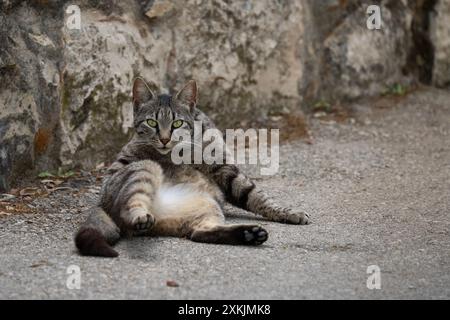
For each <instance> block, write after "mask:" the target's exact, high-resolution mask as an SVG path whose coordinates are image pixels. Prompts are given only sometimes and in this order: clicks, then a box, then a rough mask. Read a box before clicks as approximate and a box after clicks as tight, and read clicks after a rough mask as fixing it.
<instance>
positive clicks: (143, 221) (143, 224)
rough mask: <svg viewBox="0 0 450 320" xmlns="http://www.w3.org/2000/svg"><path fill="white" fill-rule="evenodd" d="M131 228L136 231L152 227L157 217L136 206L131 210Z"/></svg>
mask: <svg viewBox="0 0 450 320" xmlns="http://www.w3.org/2000/svg"><path fill="white" fill-rule="evenodd" d="M130 215H131V221H130V228H131V229H133V230H136V231H144V230H148V229H150V228H151V227H152V226H153V225H154V224H155V218H154V217H153V215H152V214H150V213H149V212H148V211H147V210H145V209H143V208H135V209H133V210H132V211H131V212H130Z"/></svg>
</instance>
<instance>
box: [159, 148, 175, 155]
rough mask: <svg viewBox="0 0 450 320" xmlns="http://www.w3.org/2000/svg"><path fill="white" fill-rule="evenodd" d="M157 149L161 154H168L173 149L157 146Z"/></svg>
mask: <svg viewBox="0 0 450 320" xmlns="http://www.w3.org/2000/svg"><path fill="white" fill-rule="evenodd" d="M156 150H158V152H159V153H161V154H168V153H169V152H170V151H171V150H172V148H168V147H161V148H157V149H156Z"/></svg>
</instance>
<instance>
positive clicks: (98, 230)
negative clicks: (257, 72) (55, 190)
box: [75, 79, 308, 257]
mask: <svg viewBox="0 0 450 320" xmlns="http://www.w3.org/2000/svg"><path fill="white" fill-rule="evenodd" d="M196 99H197V87H196V84H195V82H192V81H191V82H188V84H187V85H186V86H185V87H184V88H183V89H182V90H181V91H180V92H179V93H178V94H177V95H175V96H173V97H172V96H168V95H160V96H157V95H155V94H154V93H153V92H152V91H151V90H150V89H149V88H148V86H147V85H146V84H145V82H144V81H143V80H142V79H137V80H135V83H134V86H133V104H134V127H135V131H136V133H135V135H134V137H133V138H132V139H131V141H130V142H129V143H128V144H127V145H125V146H124V147H123V149H122V151H121V152H120V153H119V154H118V156H117V158H116V160H115V161H114V163H112V164H111V166H110V167H109V168H108V172H107V176H106V177H105V178H104V181H103V186H102V191H101V198H100V201H99V204H98V207H96V208H92V209H91V212H90V213H89V215H88V219H87V220H86V222H85V223H84V224H83V225H82V226H81V228H80V230H79V231H78V233H77V235H76V237H75V243H76V246H77V248H78V249H79V251H80V253H81V254H84V255H95V256H106V257H114V256H117V252H116V251H115V250H114V249H112V247H111V246H112V245H114V244H115V243H116V242H117V241H118V240H119V239H120V237H121V236H123V235H147V236H175V237H186V238H189V239H191V240H193V241H198V242H208V243H218V244H242V245H258V244H261V243H263V242H264V241H266V240H267V237H268V234H267V232H266V231H265V230H264V229H263V228H262V227H260V226H258V225H253V224H250V225H246V224H238V225H226V224H225V217H224V214H223V211H222V206H223V204H224V203H225V202H229V203H231V204H233V205H236V206H238V207H240V208H243V209H246V210H249V211H251V212H254V213H255V214H258V215H261V216H263V217H266V218H267V219H269V220H271V221H277V222H284V223H294V224H306V223H308V216H307V215H306V214H305V213H303V212H293V211H292V210H290V209H287V208H283V207H280V206H278V205H277V204H276V203H274V202H273V201H272V200H271V199H269V198H268V197H267V196H266V195H265V194H264V192H263V191H262V190H260V189H258V187H257V186H255V184H254V183H253V182H252V181H251V180H250V179H249V178H248V177H247V176H246V175H245V174H244V173H242V172H241V171H240V170H239V168H238V167H236V166H234V165H228V164H223V165H218V164H213V165H206V164H202V165H188V164H186V165H175V164H173V163H172V162H171V157H170V152H167V149H169V151H170V148H172V147H173V145H174V143H175V142H172V141H171V134H172V133H173V132H174V131H175V130H176V129H175V128H173V126H172V124H173V122H174V121H175V120H181V121H182V127H183V128H184V129H191V130H193V122H194V121H201V122H202V126H203V130H204V131H205V130H206V129H209V128H214V124H213V122H212V121H211V120H210V119H209V118H208V117H207V116H206V115H205V114H204V113H203V112H201V111H200V110H199V109H198V108H196ZM148 119H152V121H155V122H157V123H158V126H157V127H152V126H149V125H148V124H147V121H148Z"/></svg>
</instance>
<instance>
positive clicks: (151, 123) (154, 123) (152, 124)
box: [147, 119, 158, 128]
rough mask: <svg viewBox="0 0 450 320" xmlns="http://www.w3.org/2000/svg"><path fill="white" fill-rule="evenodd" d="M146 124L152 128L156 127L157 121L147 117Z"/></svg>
mask: <svg viewBox="0 0 450 320" xmlns="http://www.w3.org/2000/svg"><path fill="white" fill-rule="evenodd" d="M147 124H148V125H149V126H150V127H152V128H156V126H157V125H158V122H156V121H155V120H153V119H148V120H147Z"/></svg>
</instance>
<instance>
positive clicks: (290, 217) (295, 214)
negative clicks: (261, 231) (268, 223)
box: [274, 209, 309, 225]
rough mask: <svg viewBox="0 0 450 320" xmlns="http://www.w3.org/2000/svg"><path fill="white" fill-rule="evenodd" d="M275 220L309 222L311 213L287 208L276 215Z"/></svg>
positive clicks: (295, 222) (293, 222)
mask: <svg viewBox="0 0 450 320" xmlns="http://www.w3.org/2000/svg"><path fill="white" fill-rule="evenodd" d="M274 220H275V221H277V222H282V223H289V224H302V225H305V224H309V214H307V213H306V212H304V211H293V210H290V209H288V210H285V211H284V212H283V213H281V214H278V215H276V216H275V217H274Z"/></svg>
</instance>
